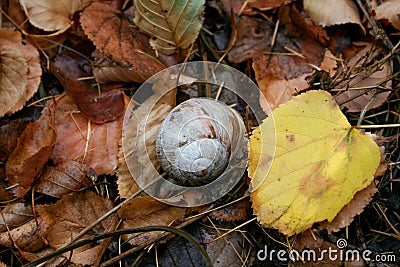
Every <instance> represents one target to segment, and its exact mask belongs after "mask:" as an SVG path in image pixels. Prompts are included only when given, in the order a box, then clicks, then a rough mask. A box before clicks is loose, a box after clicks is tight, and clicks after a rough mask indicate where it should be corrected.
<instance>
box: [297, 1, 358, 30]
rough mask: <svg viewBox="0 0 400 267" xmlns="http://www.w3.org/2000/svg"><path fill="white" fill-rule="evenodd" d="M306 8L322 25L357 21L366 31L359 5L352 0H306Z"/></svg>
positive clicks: (316, 21)
mask: <svg viewBox="0 0 400 267" xmlns="http://www.w3.org/2000/svg"><path fill="white" fill-rule="evenodd" d="M303 5H304V10H305V11H306V12H307V14H308V15H310V17H311V19H312V20H313V21H314V22H315V23H317V24H319V25H322V26H332V25H339V24H346V23H355V24H358V25H359V26H360V28H361V29H362V31H363V32H364V33H365V29H364V27H363V25H362V23H361V20H360V14H359V12H358V9H357V6H356V5H355V4H354V2H353V1H351V0H337V1H334V2H333V1H330V0H304V2H303Z"/></svg>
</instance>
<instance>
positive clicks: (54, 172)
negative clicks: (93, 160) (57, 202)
mask: <svg viewBox="0 0 400 267" xmlns="http://www.w3.org/2000/svg"><path fill="white" fill-rule="evenodd" d="M86 172H87V167H86V165H84V164H82V163H79V162H77V161H72V160H70V161H66V162H62V163H60V164H57V165H56V166H55V167H52V166H49V167H47V169H46V170H45V171H44V172H43V174H42V175H41V176H40V177H39V179H38V180H37V182H36V184H35V188H34V189H35V191H36V192H39V193H42V194H45V195H49V196H53V197H58V198H60V197H62V195H64V194H67V193H73V192H76V191H78V190H79V189H81V188H83V187H85V186H88V185H90V184H91V183H90V181H89V179H88V177H87V176H86Z"/></svg>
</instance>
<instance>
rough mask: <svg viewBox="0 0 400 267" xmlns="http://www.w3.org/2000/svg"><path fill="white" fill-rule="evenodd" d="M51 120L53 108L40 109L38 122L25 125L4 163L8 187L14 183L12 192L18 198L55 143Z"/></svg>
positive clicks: (53, 123) (53, 120)
mask: <svg viewBox="0 0 400 267" xmlns="http://www.w3.org/2000/svg"><path fill="white" fill-rule="evenodd" d="M55 117H56V114H55V106H54V105H50V106H48V107H46V108H44V109H43V111H42V115H41V116H40V118H39V120H37V121H35V122H31V123H30V124H28V126H27V127H26V128H25V130H24V131H23V132H22V134H21V136H20V138H19V139H18V142H17V146H16V147H15V149H14V151H13V152H12V154H11V155H10V157H9V159H8V161H7V165H6V175H7V178H8V181H9V184H10V185H15V184H18V187H16V188H15V189H13V190H14V191H13V192H14V194H15V195H16V196H18V197H22V196H23V195H24V194H25V193H26V192H27V191H28V190H29V189H30V187H31V185H32V183H33V181H34V179H35V178H36V176H37V175H38V174H39V173H40V172H41V171H42V170H43V167H44V165H45V164H46V162H47V161H48V159H49V158H50V155H51V154H52V152H53V148H54V144H55V142H56V131H55Z"/></svg>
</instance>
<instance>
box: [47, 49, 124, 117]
mask: <svg viewBox="0 0 400 267" xmlns="http://www.w3.org/2000/svg"><path fill="white" fill-rule="evenodd" d="M87 66H89V62H87V61H86V60H85V59H84V58H82V57H80V56H79V55H76V54H75V53H73V52H71V51H65V52H63V53H62V54H59V55H57V57H56V58H55V59H54V60H53V61H52V63H51V65H50V69H51V71H52V73H53V74H54V75H55V76H56V77H57V78H58V79H59V80H60V82H61V84H62V85H63V86H64V87H65V88H66V90H67V93H68V95H70V96H71V97H72V98H73V99H74V102H75V104H76V105H77V106H78V108H79V109H80V110H81V111H82V113H83V115H85V116H86V117H88V118H89V119H90V120H91V121H93V122H95V123H104V122H110V121H113V120H116V119H117V118H118V117H120V116H122V115H123V114H124V111H125V108H124V93H123V92H122V91H121V90H119V89H117V88H115V87H111V86H108V87H106V86H104V85H103V86H99V87H98V86H93V83H92V82H91V81H90V80H89V81H88V80H80V78H83V77H90V76H92V74H91V73H90V70H88V68H87Z"/></svg>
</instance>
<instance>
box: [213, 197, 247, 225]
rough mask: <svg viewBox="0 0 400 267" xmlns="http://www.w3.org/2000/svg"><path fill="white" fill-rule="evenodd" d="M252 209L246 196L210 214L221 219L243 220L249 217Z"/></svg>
mask: <svg viewBox="0 0 400 267" xmlns="http://www.w3.org/2000/svg"><path fill="white" fill-rule="evenodd" d="M250 210H251V205H250V202H249V200H248V199H247V198H246V199H243V200H241V201H239V202H237V203H234V204H232V205H229V206H227V207H225V208H222V209H218V210H215V211H213V212H211V213H210V214H209V216H210V217H211V218H214V219H216V220H220V221H242V220H246V219H247V218H248V217H249V215H250Z"/></svg>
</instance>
